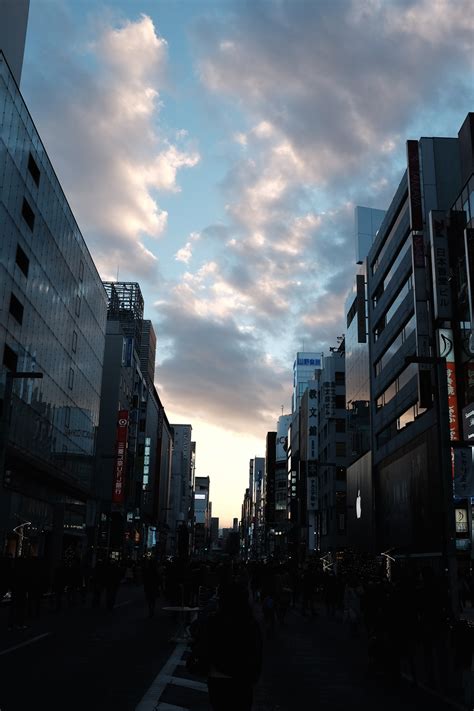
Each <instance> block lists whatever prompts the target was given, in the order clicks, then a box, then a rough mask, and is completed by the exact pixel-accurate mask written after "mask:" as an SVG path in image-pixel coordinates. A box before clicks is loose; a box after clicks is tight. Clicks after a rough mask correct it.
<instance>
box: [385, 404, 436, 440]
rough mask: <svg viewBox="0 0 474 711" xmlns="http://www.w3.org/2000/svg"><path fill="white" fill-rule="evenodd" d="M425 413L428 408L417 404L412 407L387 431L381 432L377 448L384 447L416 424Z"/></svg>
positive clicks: (389, 426)
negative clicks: (408, 426) (406, 428)
mask: <svg viewBox="0 0 474 711" xmlns="http://www.w3.org/2000/svg"><path fill="white" fill-rule="evenodd" d="M424 412H426V408H424V407H420V406H419V405H418V403H417V402H416V403H415V404H414V405H410V407H409V408H408V409H407V410H405V412H403V413H402V414H401V415H400V416H399V417H397V419H396V420H393V422H391V423H390V424H389V425H388V426H387V427H385V429H383V430H382V431H381V432H379V434H378V435H377V447H382V446H383V445H384V444H387V443H388V442H390V440H391V439H392V438H393V437H395V436H396V435H397V434H398V433H399V432H400V430H402V429H403V428H404V427H406V426H407V425H409V424H411V423H412V422H414V420H416V418H417V417H419V416H420V415H422V414H423V413H424Z"/></svg>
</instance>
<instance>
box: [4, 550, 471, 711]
mask: <svg viewBox="0 0 474 711" xmlns="http://www.w3.org/2000/svg"><path fill="white" fill-rule="evenodd" d="M121 583H123V584H132V585H133V584H134V585H137V586H142V587H143V593H144V598H145V600H146V603H147V608H146V609H147V613H148V615H149V617H150V618H152V617H153V616H154V614H155V609H156V604H157V600H158V599H160V600H161V605H162V606H164V605H168V606H178V607H183V608H184V607H187V608H197V609H199V615H198V618H197V620H196V621H195V623H193V625H192V628H191V629H192V633H193V638H194V642H195V645H194V656H193V657H192V658H193V659H194V666H195V669H197V670H200V672H201V673H203V674H207V676H208V682H209V693H210V698H211V702H212V704H213V708H214V709H216V711H219V710H220V709H224V708H226V711H229V706H228V705H227V706H225V704H224V701H223V699H227V700H228V699H229V698H235V699H238V703H239V704H240V705H239V706H237V707H236V708H239V711H243V710H244V709H247V708H249V709H250V708H251V703H252V687H253V684H254V683H255V681H256V680H257V678H258V675H259V671H260V668H261V661H262V660H261V654H262V651H261V650H262V643H263V640H264V639H267V640H272V639H273V638H275V636H276V635H278V629H279V628H283V627H287V626H288V625H291V624H293V623H294V620H295V617H294V616H293V615H292V616H290V615H289V614H288V613H289V611H290V610H294V611H297V612H298V613H299V614H301V615H302V616H311V617H313V618H318V617H321V616H324V617H325V618H326V619H328V620H331V619H332V620H335V621H339V622H341V623H343V624H345V625H346V628H347V635H348V637H353V638H357V637H363V638H364V640H366V642H367V652H368V662H369V667H370V669H371V670H372V671H373V672H374V673H379V674H382V675H385V676H388V677H390V678H392V679H394V680H396V679H399V678H400V674H401V672H402V669H403V668H405V669H408V670H409V672H410V674H411V676H412V679H413V680H414V682H415V683H416V679H417V664H416V660H415V657H416V655H417V654H418V655H419V653H420V650H421V652H422V655H423V656H424V660H425V665H426V670H427V674H428V677H431V678H432V679H433V680H434V678H435V676H436V674H437V665H438V664H439V659H440V656H439V654H440V650H441V649H442V648H443V647H444V648H446V645H450V649H451V652H453V655H454V663H455V664H456V665H458V667H459V668H461V669H470V668H471V663H472V650H473V648H474V644H473V631H474V630H473V628H472V627H470V626H469V625H468V624H467V623H463V622H462V621H459V620H455V619H453V618H452V617H451V616H450V607H449V595H448V586H447V580H446V579H445V578H443V577H441V576H438V575H436V574H435V572H434V571H433V569H432V568H430V567H424V568H421V569H420V570H413V569H409V568H403V567H402V568H399V569H398V570H397V571H396V574H395V575H394V576H393V577H392V578H391V579H388V578H387V576H386V575H384V574H383V571H381V570H377V569H375V568H372V569H367V568H366V569H364V570H361V569H358V568H357V566H355V567H354V566H352V567H351V566H345V565H344V564H342V563H341V564H340V565H338V566H337V570H336V566H332V565H328V564H327V563H324V561H321V560H318V559H314V560H310V561H307V562H305V563H301V564H295V563H294V562H292V561H291V560H290V559H287V560H286V561H268V562H261V561H250V562H237V561H227V562H226V563H212V562H210V561H207V560H206V561H193V560H187V559H179V558H177V559H173V560H171V559H168V558H166V559H163V560H157V559H156V558H155V557H150V556H147V557H144V558H143V559H142V560H138V561H132V560H125V561H123V562H119V561H117V560H112V559H107V558H106V557H103V558H100V557H99V558H98V560H97V562H96V564H95V566H94V567H91V566H88V565H86V564H85V563H84V562H83V561H81V559H80V558H79V557H78V556H77V555H69V556H65V557H64V558H63V559H62V560H61V561H60V563H59V564H58V565H57V566H56V568H55V570H54V571H53V574H52V576H48V574H47V570H46V567H45V563H44V561H42V560H41V559H39V558H26V557H25V558H16V559H6V558H3V559H0V600H1V599H2V598H5V596H8V595H9V596H10V611H9V616H8V625H9V628H10V629H24V628H25V626H26V624H27V622H28V621H29V620H30V619H34V618H36V617H38V616H39V615H40V614H41V609H42V605H44V602H45V600H46V599H48V601H49V602H48V603H47V604H48V605H49V607H50V609H52V610H54V611H57V612H59V611H60V610H61V609H62V608H63V606H68V607H72V606H75V605H84V604H90V606H91V607H92V608H102V609H104V610H106V611H109V612H110V611H112V610H113V608H114V606H115V602H116V597H117V591H118V589H119V586H120V585H121ZM459 591H460V592H459V594H460V605H461V609H464V608H466V607H467V606H471V607H474V590H473V581H472V578H471V577H470V576H469V575H468V574H463V575H462V576H461V577H460V585H459ZM257 618H258V620H259V622H257ZM290 633H291V630H290ZM239 650H240V651H239ZM244 659H245V664H244V665H243V662H242V660H244ZM244 678H245V679H246V682H245V683H244V681H243V679H244ZM227 704H228V701H227Z"/></svg>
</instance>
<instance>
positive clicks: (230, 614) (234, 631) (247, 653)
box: [194, 582, 262, 711]
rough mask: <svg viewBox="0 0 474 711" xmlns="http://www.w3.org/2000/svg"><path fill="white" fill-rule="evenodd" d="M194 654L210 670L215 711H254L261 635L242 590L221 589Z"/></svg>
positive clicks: (232, 584) (229, 585)
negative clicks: (254, 692) (215, 609)
mask: <svg viewBox="0 0 474 711" xmlns="http://www.w3.org/2000/svg"><path fill="white" fill-rule="evenodd" d="M194 653H195V654H196V656H197V658H198V659H199V664H200V667H201V669H202V670H207V686H208V690H209V700H210V704H211V707H212V709H213V711H251V709H252V702H253V688H254V684H255V683H256V682H257V681H258V678H259V676H260V673H261V669H262V634H261V631H260V627H259V624H258V622H257V620H256V619H255V617H254V615H253V612H252V608H251V606H250V603H249V598H248V591H247V590H245V589H244V588H243V587H242V586H240V585H238V584H237V583H235V582H230V583H227V584H225V585H223V586H221V588H220V590H219V601H218V609H217V611H216V612H215V613H213V614H210V615H209V617H208V618H207V620H206V622H205V624H203V625H202V629H201V630H200V633H199V637H198V639H197V640H196V645H195V649H194Z"/></svg>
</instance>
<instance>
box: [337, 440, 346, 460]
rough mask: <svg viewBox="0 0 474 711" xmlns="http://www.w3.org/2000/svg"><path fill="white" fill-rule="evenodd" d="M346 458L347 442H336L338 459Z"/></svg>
mask: <svg viewBox="0 0 474 711" xmlns="http://www.w3.org/2000/svg"><path fill="white" fill-rule="evenodd" d="M345 456H346V443H345V442H336V457H345Z"/></svg>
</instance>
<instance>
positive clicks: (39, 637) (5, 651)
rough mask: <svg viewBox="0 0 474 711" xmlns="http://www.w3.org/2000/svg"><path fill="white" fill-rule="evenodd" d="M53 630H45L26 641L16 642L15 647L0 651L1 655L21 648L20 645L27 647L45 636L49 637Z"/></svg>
mask: <svg viewBox="0 0 474 711" xmlns="http://www.w3.org/2000/svg"><path fill="white" fill-rule="evenodd" d="M50 634H51V632H45V633H44V634H39V635H38V636H37V637H32V638H31V639H27V640H26V641H25V642H20V644H15V646H14V647H9V648H8V649H4V650H3V651H2V652H0V657H1V656H2V655H3V654H10V652H14V651H15V649H20V647H26V646H27V645H28V644H33V642H38V641H39V640H40V639H44V637H49V635H50Z"/></svg>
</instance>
